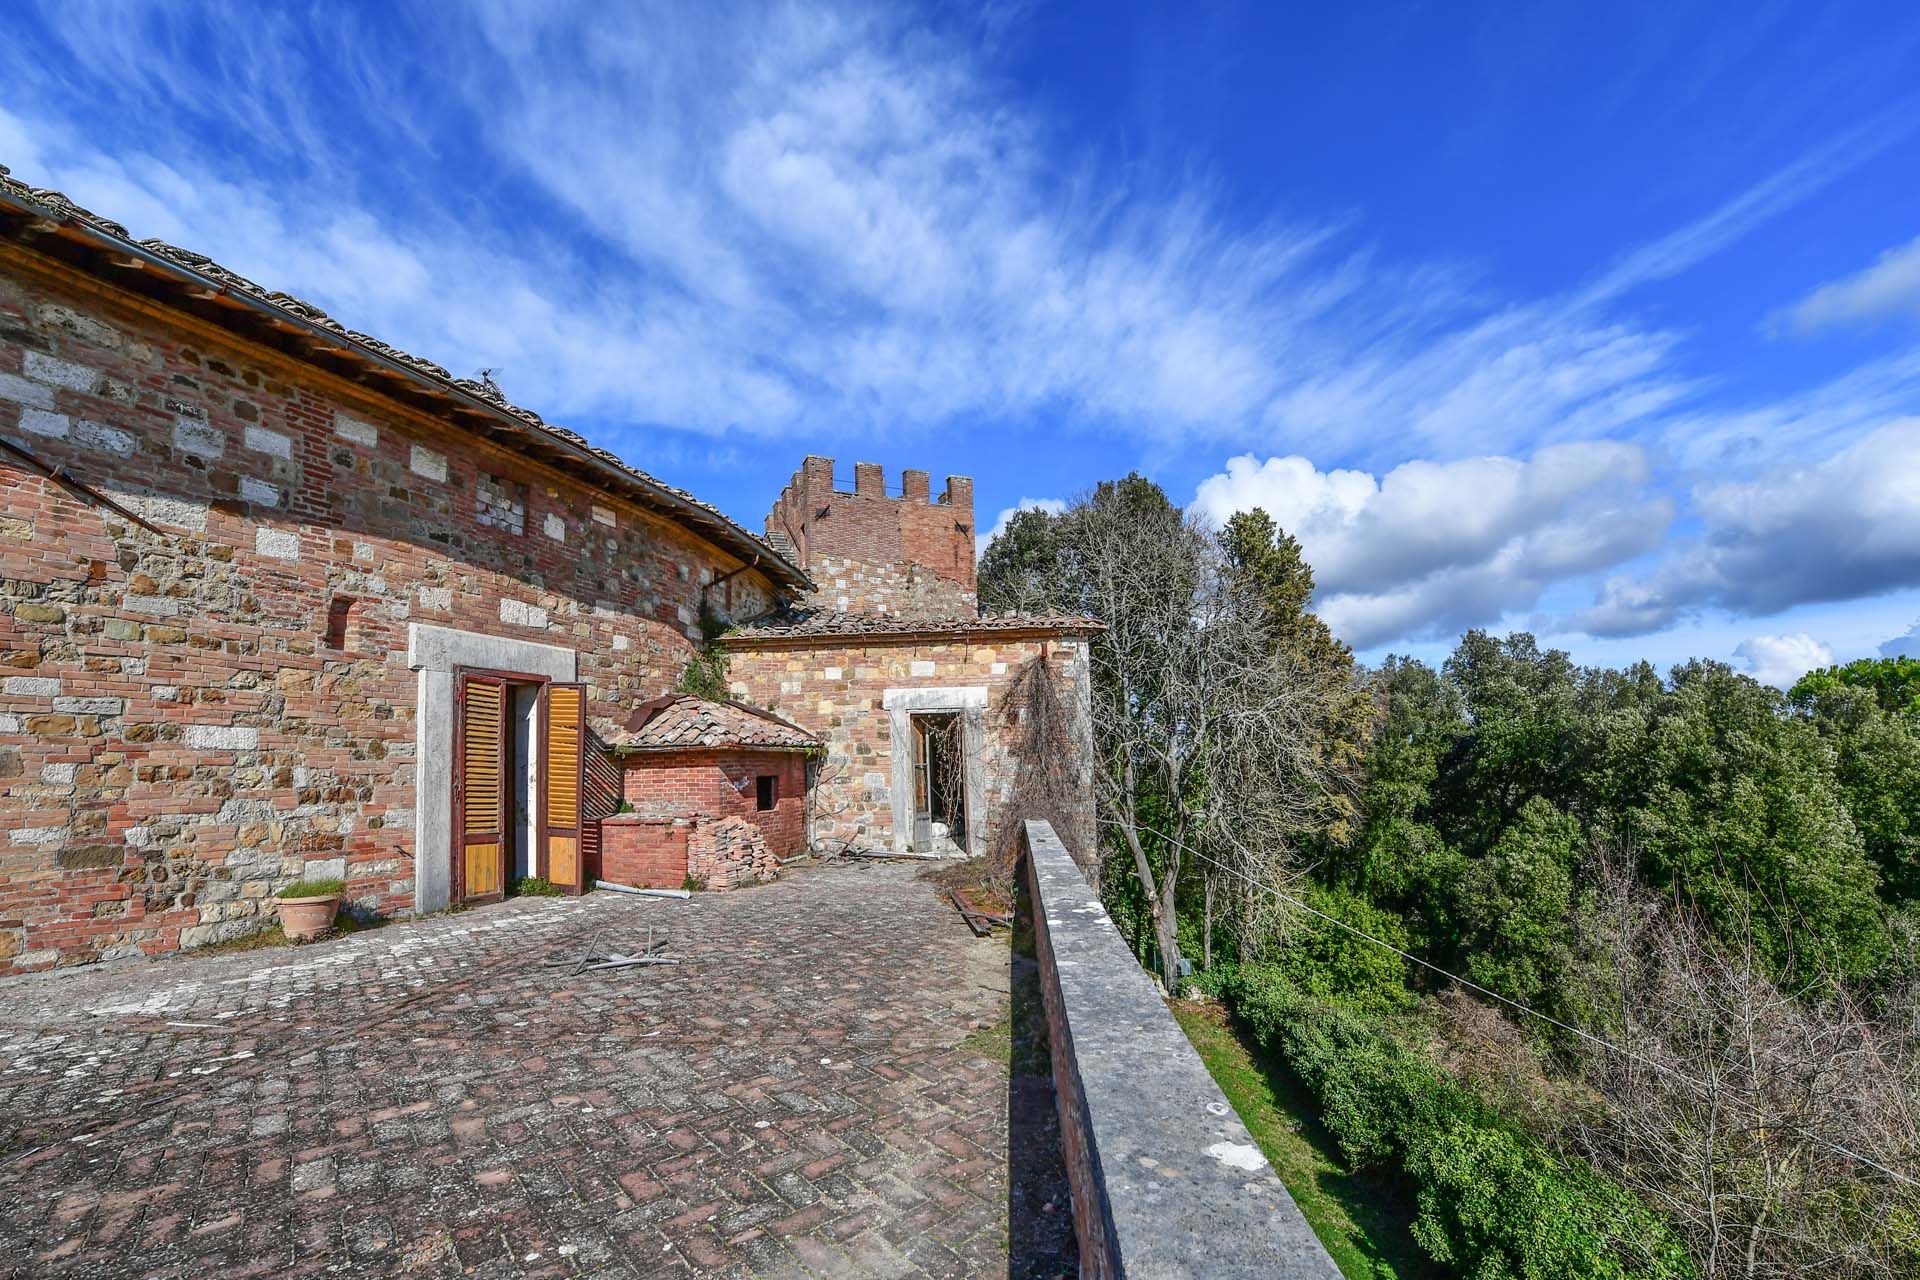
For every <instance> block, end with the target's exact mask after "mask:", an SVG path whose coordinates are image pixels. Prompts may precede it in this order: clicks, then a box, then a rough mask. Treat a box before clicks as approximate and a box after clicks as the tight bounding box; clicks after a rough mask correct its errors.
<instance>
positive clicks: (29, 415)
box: [20, 409, 73, 440]
mask: <svg viewBox="0 0 1920 1280" xmlns="http://www.w3.org/2000/svg"><path fill="white" fill-rule="evenodd" d="M72 425H73V422H72V420H71V419H69V418H68V417H67V415H66V414H64V413H53V412H51V411H50V410H47V409H22V410H21V411H20V429H21V430H22V431H31V432H32V433H33V434H34V435H36V436H45V437H47V438H48V439H49V440H64V439H66V438H67V432H68V430H69V429H70V428H71V427H72Z"/></svg>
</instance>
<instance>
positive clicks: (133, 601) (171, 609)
mask: <svg viewBox="0 0 1920 1280" xmlns="http://www.w3.org/2000/svg"><path fill="white" fill-rule="evenodd" d="M120 607H121V608H122V609H125V610H127V611H128V612H130V613H144V614H148V615H150V616H152V617H155V618H171V617H172V616H173V615H174V614H176V613H178V612H180V602H179V601H178V600H175V599H174V598H173V597H172V596H122V597H121V598H120Z"/></svg>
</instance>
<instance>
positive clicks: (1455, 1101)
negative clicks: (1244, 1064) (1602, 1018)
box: [1226, 965, 1693, 1280]
mask: <svg viewBox="0 0 1920 1280" xmlns="http://www.w3.org/2000/svg"><path fill="white" fill-rule="evenodd" d="M1226 987H1227V989H1226V999H1227V1000H1228V1002H1229V1004H1230V1005H1231V1006H1232V1008H1233V1010H1234V1012H1235V1014H1236V1015H1237V1016H1238V1017H1239V1019H1240V1020H1241V1022H1242V1023H1243V1024H1244V1025H1245V1027H1246V1028H1247V1030H1248V1031H1249V1032H1251V1033H1252V1034H1253V1036H1254V1037H1255V1038H1256V1039H1257V1040H1258V1041H1259V1042H1260V1043H1261V1044H1262V1045H1263V1046H1264V1047H1265V1048H1266V1049H1267V1050H1268V1051H1269V1052H1271V1053H1273V1054H1275V1055H1276V1056H1277V1057H1279V1058H1280V1059H1281V1060H1283V1061H1284V1062H1286V1064H1287V1065H1288V1067H1289V1068H1291V1069H1292V1071H1293V1072H1294V1073H1295V1074H1296V1075H1297V1076H1299V1078H1300V1080H1301V1082H1302V1083H1303V1084H1304V1085H1305V1086H1306V1087H1307V1089H1308V1090H1309V1091H1310V1092H1311V1093H1312V1094H1313V1095H1314V1097H1315V1098H1316V1099H1317V1100H1318V1101H1319V1104H1320V1109H1321V1115H1322V1120H1323V1122H1324V1123H1325V1124H1326V1127H1327V1131H1328V1132H1329V1133H1331V1134H1332V1135H1333V1138H1334V1141H1335V1142H1337V1143H1338V1144H1339V1147H1340V1151H1341V1154H1342V1155H1343V1156H1344V1157H1345V1159H1346V1160H1347V1162H1348V1163H1349V1165H1351V1166H1353V1167H1356V1168H1359V1167H1373V1168H1376V1169H1379V1170H1381V1171H1383V1172H1387V1173H1397V1174H1399V1175H1400V1176H1402V1177H1404V1178H1405V1179H1406V1180H1407V1182H1408V1183H1410V1184H1411V1189H1412V1191H1413V1192H1414V1194H1415V1197H1416V1199H1417V1201H1418V1204H1419V1208H1420V1216H1419V1218H1418V1220H1417V1221H1416V1222H1415V1224H1414V1237H1415V1239H1416V1240H1418V1241H1419V1243H1420V1245H1421V1247H1422V1248H1424V1249H1425V1250H1426V1251H1427V1252H1428V1253H1429V1254H1430V1255H1432V1257H1433V1258H1435V1259H1436V1260H1437V1261H1440V1262H1443V1263H1446V1264H1448V1265H1449V1266H1450V1267H1452V1268H1453V1269H1454V1270H1455V1271H1457V1272H1458V1273H1459V1274H1460V1275H1463V1276H1469V1277H1472V1280H1508V1278H1509V1277H1514V1278H1520V1280H1550V1278H1551V1280H1560V1278H1562V1277H1567V1278H1578V1280H1587V1278H1591V1280H1612V1278H1614V1277H1626V1276H1636V1277H1638V1276H1648V1277H1662V1278H1677V1277H1683V1276H1691V1275H1692V1274H1693V1269H1692V1266H1691V1264H1690V1263H1689V1262H1688V1260H1687V1257H1686V1254H1685V1252H1684V1251H1683V1250H1682V1248H1681V1247H1680V1245H1679V1243H1678V1242H1677V1241H1676V1240H1675V1239H1674V1237H1673V1236H1672V1234H1671V1233H1670V1232H1669V1231H1668V1229H1667V1228H1666V1226H1665V1225H1664V1224H1663V1223H1662V1222H1661V1221H1660V1220H1659V1219H1658V1218H1657V1217H1656V1216H1655V1215H1654V1214H1653V1213H1651V1212H1650V1211H1649V1210H1648V1209H1647V1208H1646V1207H1645V1206H1644V1205H1642V1204H1640V1203H1639V1202H1638V1201H1636V1200H1635V1199H1634V1198H1633V1197H1632V1196H1631V1195H1630V1194H1629V1193H1628V1192H1626V1191H1625V1190H1624V1189H1622V1188H1621V1187H1620V1186H1618V1185H1617V1184H1615V1183H1613V1182H1611V1181H1609V1180H1607V1179H1606V1178H1603V1177H1601V1176H1600V1175H1599V1174H1598V1173H1595V1172H1594V1171H1593V1170H1592V1169H1591V1168H1589V1167H1587V1166H1585V1165H1581V1164H1574V1163H1569V1162H1566V1161H1562V1160H1561V1159H1559V1158H1558V1157H1557V1156H1555V1155H1554V1154H1553V1153H1552V1152H1550V1151H1548V1150H1547V1149H1546V1148H1545V1147H1543V1146H1542V1145H1541V1144H1540V1143H1539V1141H1538V1140H1536V1139H1535V1138H1533V1137H1531V1136H1530V1135H1528V1134H1526V1133H1524V1132H1521V1131H1520V1130H1519V1129H1517V1128H1516V1127H1515V1126H1514V1125H1513V1124H1512V1123H1511V1122H1510V1121H1509V1120H1507V1119H1506V1118H1505V1117H1503V1116H1501V1115H1500V1114H1499V1113H1498V1112H1497V1111H1496V1110H1495V1109H1494V1108H1493V1107H1491V1106H1489V1105H1488V1104H1487V1103H1486V1102H1485V1101H1484V1100H1482V1099H1480V1098H1479V1097H1477V1096H1475V1095H1474V1094H1473V1093H1472V1092H1471V1091H1469V1090H1467V1089H1466V1088H1464V1087H1462V1086H1461V1085H1460V1084H1459V1083H1458V1082H1457V1081H1455V1080H1454V1079H1453V1078H1452V1077H1450V1076H1448V1075H1447V1074H1446V1072H1445V1071H1443V1070H1442V1069H1441V1068H1440V1066H1439V1065H1438V1064H1437V1063H1435V1062H1434V1061H1433V1060H1432V1059H1431V1058H1430V1057H1428V1056H1427V1054H1426V1053H1425V1052H1423V1051H1422V1050H1421V1049H1419V1048H1418V1047H1416V1046H1414V1045H1412V1044H1409V1043H1407V1042H1406V1041H1404V1040H1402V1039H1400V1038H1398V1037H1396V1036H1395V1035H1394V1034H1393V1026H1392V1024H1391V1023H1390V1022H1389V1020H1387V1019H1385V1018H1382V1017H1380V1016H1378V1015H1373V1014H1368V1013H1365V1012H1362V1011H1360V1010H1359V1009H1356V1008H1354V1007H1352V1006H1350V1005H1343V1004H1340V1003H1336V1002H1333V1001H1329V1000H1326V999H1322V998H1318V997H1315V996H1313V995H1310V994H1308V993H1306V992H1303V991H1301V990H1300V988H1299V987H1298V986H1297V985H1295V984H1294V983H1293V982H1292V981H1291V980H1290V979H1289V978H1288V976H1287V974H1286V973H1285V971H1284V970H1282V969H1280V968H1276V967H1273V966H1266V965H1243V966H1241V967H1240V968H1239V969H1238V970H1236V971H1235V973H1234V974H1233V976H1232V977H1231V978H1230V979H1229V981H1228V982H1227V984H1226Z"/></svg>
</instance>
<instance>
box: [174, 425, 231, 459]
mask: <svg viewBox="0 0 1920 1280" xmlns="http://www.w3.org/2000/svg"><path fill="white" fill-rule="evenodd" d="M173 447H174V448H176V449H178V450H180V452H182V453H191V454H193V455H194V456H196V457H201V458H217V457H219V456H220V455H221V454H223V453H225V452H226V451H227V435H226V432H224V431H222V430H220V428H218V427H215V426H211V425H209V424H207V423H205V422H201V421H199V420H198V419H195V418H189V417H187V416H186V415H185V414H181V415H180V416H178V417H176V418H175V419H174V420H173Z"/></svg>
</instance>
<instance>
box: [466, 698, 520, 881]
mask: <svg viewBox="0 0 1920 1280" xmlns="http://www.w3.org/2000/svg"><path fill="white" fill-rule="evenodd" d="M459 700H460V706H459V714H458V715H456V716H455V717H454V722H453V723H454V729H453V732H454V744H453V759H454V771H453V818H454V823H453V862H454V866H453V889H454V894H455V896H456V899H457V900H458V901H461V902H492V901H495V900H497V899H499V898H501V897H503V896H504V895H505V893H506V887H507V841H506V824H507V770H506V750H505V747H506V743H505V738H506V730H507V726H506V717H507V687H506V685H505V683H503V682H502V681H499V680H492V679H488V678H487V677H485V676H466V675H463V676H461V677H460V693H459Z"/></svg>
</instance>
